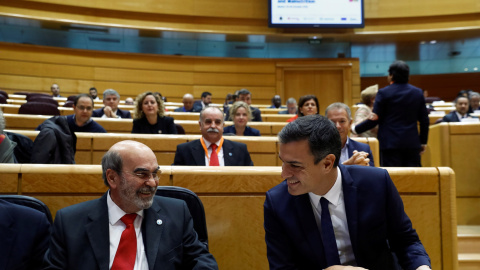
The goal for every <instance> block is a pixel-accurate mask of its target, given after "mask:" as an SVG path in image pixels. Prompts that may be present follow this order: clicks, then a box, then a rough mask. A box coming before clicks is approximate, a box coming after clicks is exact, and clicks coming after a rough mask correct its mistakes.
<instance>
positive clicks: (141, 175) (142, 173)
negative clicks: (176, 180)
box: [126, 166, 162, 182]
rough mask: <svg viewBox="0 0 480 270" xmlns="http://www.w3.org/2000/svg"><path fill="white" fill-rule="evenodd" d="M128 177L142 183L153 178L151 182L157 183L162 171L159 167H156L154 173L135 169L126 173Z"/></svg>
mask: <svg viewBox="0 0 480 270" xmlns="http://www.w3.org/2000/svg"><path fill="white" fill-rule="evenodd" d="M126 173H128V174H130V175H133V176H135V177H137V178H140V179H142V180H143V181H145V182H147V181H149V180H150V178H153V180H155V181H157V180H158V179H160V175H161V174H162V171H161V170H160V166H158V168H157V170H155V171H154V172H152V173H151V172H149V171H148V170H144V169H137V170H136V171H135V172H126Z"/></svg>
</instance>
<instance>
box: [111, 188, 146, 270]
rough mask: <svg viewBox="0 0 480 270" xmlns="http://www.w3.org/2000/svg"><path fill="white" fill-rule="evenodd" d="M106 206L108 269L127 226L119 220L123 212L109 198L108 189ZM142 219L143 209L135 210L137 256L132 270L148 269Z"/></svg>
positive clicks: (134, 224) (134, 223)
mask: <svg viewBox="0 0 480 270" xmlns="http://www.w3.org/2000/svg"><path fill="white" fill-rule="evenodd" d="M107 206H108V221H109V226H108V227H109V235H110V262H109V265H108V269H110V268H112V264H113V260H114V259H115V253H117V248H118V245H119V244H120V238H121V237H122V233H123V231H124V230H125V228H126V227H127V226H125V224H124V223H123V222H122V221H121V220H120V219H121V218H122V217H123V216H124V215H125V214H127V213H125V212H124V211H123V210H122V209H120V207H118V206H117V205H116V204H115V203H114V202H113V201H112V198H110V191H109V192H108V196H107ZM142 221H143V210H140V211H138V212H137V217H136V218H135V221H134V222H133V226H134V227H135V233H136V234H137V258H136V259H135V267H134V268H133V269H134V270H148V262H147V255H146V254H145V247H144V246H143V237H142V230H141V228H142Z"/></svg>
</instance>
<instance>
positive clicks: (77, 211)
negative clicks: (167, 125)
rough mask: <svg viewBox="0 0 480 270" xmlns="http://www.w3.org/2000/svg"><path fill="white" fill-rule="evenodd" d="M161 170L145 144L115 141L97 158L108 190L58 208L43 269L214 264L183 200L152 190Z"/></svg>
mask: <svg viewBox="0 0 480 270" xmlns="http://www.w3.org/2000/svg"><path fill="white" fill-rule="evenodd" d="M160 174H161V171H160V167H159V166H158V163H157V158H156V156H155V153H153V151H152V150H151V149H150V148H149V147H148V146H146V145H145V144H142V143H139V142H136V141H121V142H118V143H116V144H114V145H113V146H112V147H111V148H110V149H109V150H108V152H107V153H106V154H105V155H104V156H103V158H102V178H103V181H104V183H105V185H106V186H107V187H108V191H107V192H106V193H105V194H104V195H103V196H102V197H101V198H99V199H95V200H91V201H86V202H83V203H79V204H76V205H72V206H69V207H66V208H64V209H61V210H59V211H58V212H57V214H56V217H55V222H54V225H53V233H52V240H51V244H50V248H49V250H48V252H47V254H46V255H45V264H46V267H45V268H43V269H69V270H80V269H85V270H87V269H171V270H173V269H178V270H180V269H192V270H193V269H205V270H207V269H211V270H218V266H217V262H216V261H215V259H214V257H213V256H212V254H210V253H209V252H208V249H207V246H206V245H205V244H204V243H202V242H200V241H199V240H198V236H197V233H196V232H195V230H194V228H193V220H192V217H191V215H190V212H189V210H188V207H187V204H186V203H185V201H183V200H179V199H173V198H167V197H161V196H156V195H155V194H156V191H157V186H158V182H159V178H160Z"/></svg>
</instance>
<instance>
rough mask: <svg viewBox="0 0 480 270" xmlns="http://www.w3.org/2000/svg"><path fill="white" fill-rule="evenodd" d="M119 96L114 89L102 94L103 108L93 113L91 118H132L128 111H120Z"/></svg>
mask: <svg viewBox="0 0 480 270" xmlns="http://www.w3.org/2000/svg"><path fill="white" fill-rule="evenodd" d="M119 103H120V94H118V92H117V91H115V90H114V89H107V90H105V91H104V92H103V105H104V107H103V108H100V109H97V110H94V111H93V114H92V116H93V117H102V118H132V115H130V112H129V111H126V110H120V109H119V108H118V104H119Z"/></svg>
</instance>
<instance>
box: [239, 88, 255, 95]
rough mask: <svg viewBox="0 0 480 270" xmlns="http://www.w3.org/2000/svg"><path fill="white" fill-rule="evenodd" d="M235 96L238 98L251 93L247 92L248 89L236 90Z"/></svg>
mask: <svg viewBox="0 0 480 270" xmlns="http://www.w3.org/2000/svg"><path fill="white" fill-rule="evenodd" d="M237 95H238V96H240V95H252V93H250V91H248V89H245V88H243V89H240V90H238V93H237Z"/></svg>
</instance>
